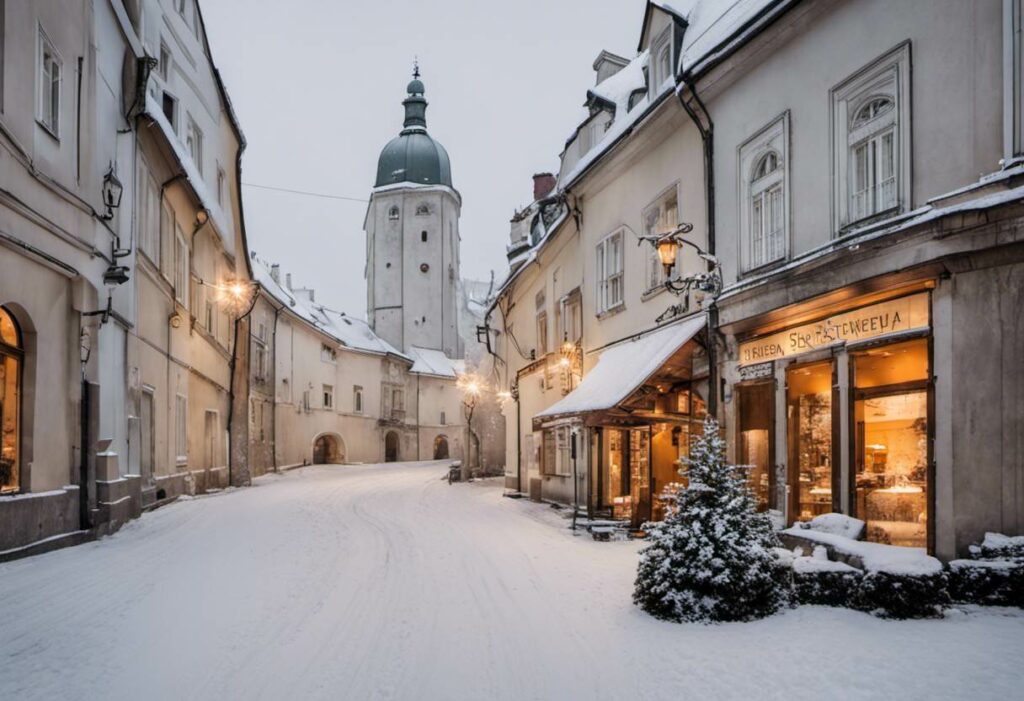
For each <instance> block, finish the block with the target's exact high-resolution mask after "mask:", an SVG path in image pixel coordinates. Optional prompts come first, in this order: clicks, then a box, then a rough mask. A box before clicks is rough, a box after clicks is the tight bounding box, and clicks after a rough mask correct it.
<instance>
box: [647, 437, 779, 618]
mask: <svg viewBox="0 0 1024 701" xmlns="http://www.w3.org/2000/svg"><path fill="white" fill-rule="evenodd" d="M685 464H686V467H687V469H686V471H685V473H684V474H685V475H686V477H687V478H688V484H687V485H686V486H684V487H679V488H678V491H677V492H676V493H675V494H674V495H672V496H673V499H672V502H673V503H672V506H671V507H670V508H669V510H668V514H667V516H666V518H665V520H664V521H662V522H660V523H651V524H647V525H646V527H645V528H646V530H647V532H648V540H649V541H650V542H649V544H648V545H647V546H645V547H644V549H643V550H642V551H641V552H640V566H639V568H638V571H637V577H636V585H635V589H634V591H633V602H634V603H635V604H636V605H637V606H639V607H640V608H642V609H643V610H644V611H647V612H648V613H649V614H651V615H652V616H654V617H656V618H661V619H665V620H670V621H702V622H718V621H749V620H753V619H756V618H763V617H764V616H769V615H771V614H772V613H774V612H775V611H777V610H778V609H779V608H780V607H781V606H783V605H785V604H786V603H787V602H788V600H789V591H790V572H789V568H788V567H786V566H785V565H783V564H782V563H780V562H779V561H778V559H777V558H776V556H775V553H774V551H773V550H772V548H774V547H776V546H777V545H778V540H777V538H776V536H775V532H774V530H773V529H772V524H771V521H770V520H769V519H768V517H767V515H765V514H761V513H758V512H757V510H756V502H755V499H754V495H753V493H752V492H751V490H750V488H749V486H748V484H747V477H746V469H745V468H743V467H740V466H736V465H727V464H726V462H725V442H724V441H723V440H722V438H721V437H720V436H719V435H718V422H716V421H715V420H714V419H712V418H711V417H708V418H707V419H706V420H705V422H704V435H703V436H701V437H700V438H699V439H697V440H696V441H695V442H694V443H693V445H692V448H691V451H690V458H689V459H686V460H685Z"/></svg>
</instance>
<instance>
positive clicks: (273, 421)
mask: <svg viewBox="0 0 1024 701" xmlns="http://www.w3.org/2000/svg"><path fill="white" fill-rule="evenodd" d="M280 315H281V307H278V306H275V307H274V330H273V331H271V333H270V338H271V341H270V342H271V343H272V344H273V347H272V348H273V352H272V353H271V354H270V362H271V364H272V365H273V368H272V370H271V371H270V378H271V380H270V383H271V385H270V386H271V392H272V393H271V395H270V396H271V401H270V464H271V465H272V466H273V468H274V472H277V319H278V317H279V316H280Z"/></svg>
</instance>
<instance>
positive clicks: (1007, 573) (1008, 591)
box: [949, 560, 1024, 608]
mask: <svg viewBox="0 0 1024 701" xmlns="http://www.w3.org/2000/svg"><path fill="white" fill-rule="evenodd" d="M949 594H950V597H952V599H953V601H959V602H963V603H969V604H983V605H985V606H1019V607H1022V608H1024V564H1021V563H1018V562H1013V561H1011V560H953V561H952V562H950V563H949Z"/></svg>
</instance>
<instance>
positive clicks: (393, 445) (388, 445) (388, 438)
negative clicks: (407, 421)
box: [384, 431, 398, 462]
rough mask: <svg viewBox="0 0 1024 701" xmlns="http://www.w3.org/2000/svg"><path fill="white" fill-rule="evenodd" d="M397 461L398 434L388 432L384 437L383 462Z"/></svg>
mask: <svg viewBox="0 0 1024 701" xmlns="http://www.w3.org/2000/svg"><path fill="white" fill-rule="evenodd" d="M397 461H398V433H397V432H395V431H388V432H387V433H386V434H385V435H384V462H397Z"/></svg>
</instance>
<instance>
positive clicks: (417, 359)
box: [409, 346, 458, 378]
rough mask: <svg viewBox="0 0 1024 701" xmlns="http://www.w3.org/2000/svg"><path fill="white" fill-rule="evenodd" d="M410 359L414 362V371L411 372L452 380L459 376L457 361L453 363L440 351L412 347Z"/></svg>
mask: <svg viewBox="0 0 1024 701" xmlns="http://www.w3.org/2000/svg"><path fill="white" fill-rule="evenodd" d="M409 357H411V358H412V360H413V364H412V369H411V370H409V372H416V373H420V374H421V375H437V376H438V377H452V378H454V377H455V376H456V375H457V374H458V371H457V369H456V366H455V362H456V361H453V360H452V359H450V358H449V357H448V356H446V355H445V354H444V353H443V352H441V351H439V350H434V349H433V348H419V347H417V346H410V347H409Z"/></svg>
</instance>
